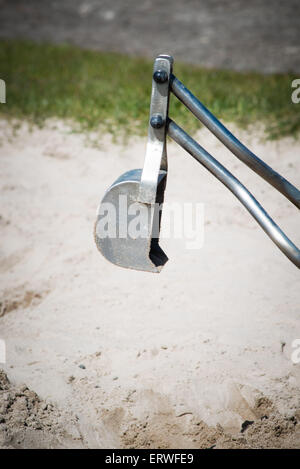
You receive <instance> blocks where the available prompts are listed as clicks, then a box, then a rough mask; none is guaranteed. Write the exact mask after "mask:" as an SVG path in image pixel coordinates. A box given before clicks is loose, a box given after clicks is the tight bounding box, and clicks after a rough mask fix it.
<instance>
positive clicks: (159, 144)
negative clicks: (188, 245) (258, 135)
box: [95, 55, 300, 272]
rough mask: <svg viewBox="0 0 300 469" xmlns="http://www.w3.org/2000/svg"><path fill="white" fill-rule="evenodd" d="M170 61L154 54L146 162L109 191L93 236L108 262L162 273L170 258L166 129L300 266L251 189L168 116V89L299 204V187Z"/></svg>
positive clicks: (299, 259)
mask: <svg viewBox="0 0 300 469" xmlns="http://www.w3.org/2000/svg"><path fill="white" fill-rule="evenodd" d="M172 66H173V59H172V57H170V56H168V55H160V56H158V57H157V58H156V59H155V62H154V69H153V77H152V94H151V104H150V118H149V131H148V143H147V150H146V157H145V161H144V167H143V169H142V170H141V169H135V170H132V171H128V172H127V173H125V174H123V175H122V176H121V177H119V179H117V180H116V181H115V182H114V183H113V184H112V186H110V188H109V189H108V190H107V192H106V193H105V195H104V198H103V199H102V202H101V203H100V205H99V209H98V214H97V220H96V224H95V241H96V244H97V247H98V249H99V251H100V252H101V253H102V254H103V256H104V257H105V258H106V259H107V260H109V261H110V262H112V263H114V264H116V265H119V266H121V267H127V268H130V269H136V270H144V271H149V272H160V270H161V269H162V267H163V265H164V264H165V263H166V262H167V260H168V258H167V256H166V254H165V253H164V252H163V250H162V249H161V248H160V247H159V230H160V220H161V209H162V204H163V200H164V191H165V187H166V180H167V171H168V165H167V151H166V135H167V134H168V135H169V136H170V137H171V138H172V139H173V140H174V141H175V142H177V143H178V144H179V145H180V146H181V147H182V148H184V149H185V150H186V151H187V152H188V153H189V154H190V155H192V156H193V157H194V158H195V159H196V160H197V161H198V162H199V163H201V164H202V165H203V166H204V167H206V169H208V171H210V172H211V173H212V174H213V175H214V176H215V177H216V178H217V179H219V181H221V182H222V183H223V184H224V185H225V186H226V187H227V188H228V189H229V190H230V191H231V192H232V193H233V194H234V195H235V196H236V197H237V199H238V200H239V201H240V202H241V203H242V204H243V205H244V207H245V208H246V209H247V210H248V212H249V213H250V214H251V215H252V216H253V217H254V219H255V220H256V221H257V223H258V224H259V225H260V226H261V228H262V229H263V230H264V231H265V233H266V234H267V235H268V236H269V238H270V239H271V240H272V241H273V242H274V243H275V244H276V245H277V247H278V248H279V249H280V250H281V251H282V252H283V254H285V255H286V257H287V258H288V259H289V260H290V261H291V262H292V263H294V264H295V265H296V266H297V267H298V268H300V250H299V249H298V248H297V246H295V244H293V243H292V241H291V240H290V239H289V238H288V237H287V236H286V235H285V234H284V232H283V231H282V230H281V229H280V228H279V226H278V225H277V224H276V223H275V222H274V221H273V220H272V218H271V217H270V216H269V215H268V213H267V212H266V211H265V210H264V208H263V207H262V206H261V205H260V204H259V202H258V201H257V200H256V199H255V198H254V197H253V195H252V194H251V193H250V192H249V191H248V189H247V188H246V187H245V186H244V185H243V184H242V183H241V182H240V181H239V180H238V179H237V178H236V177H235V176H234V175H233V174H231V173H230V172H229V171H228V170H227V169H226V168H225V167H224V166H223V165H222V164H221V163H219V162H218V161H217V160H216V159H215V158H214V157H213V156H212V155H210V154H209V153H208V152H207V151H206V150H205V149H204V148H203V147H201V146H200V145H199V144H198V143H197V142H196V141H195V140H194V139H193V138H192V137H190V135H188V134H187V133H186V132H185V131H184V130H183V129H181V128H180V127H179V126H178V125H177V124H176V123H175V122H173V121H172V120H171V119H170V118H169V116H168V110H169V94H170V92H172V93H173V94H174V95H175V96H176V97H177V98H178V99H179V100H180V101H181V102H182V103H183V104H184V105H185V106H186V107H187V108H188V109H189V110H190V111H191V112H192V113H193V114H194V115H195V117H197V118H198V119H199V120H200V121H201V122H202V123H203V124H204V125H205V126H206V127H207V128H208V129H209V130H210V131H211V132H212V133H213V134H214V135H215V136H216V137H217V138H218V139H219V140H220V141H221V142H222V143H223V144H224V145H225V146H226V147H227V148H228V149H229V150H230V151H231V152H232V153H233V154H234V155H235V156H236V157H237V158H239V159H240V160H241V161H242V162H243V163H245V164H246V165H247V166H248V167H249V168H250V169H252V170H253V171H254V172H256V173H257V174H258V175H259V176H261V177H262V178H263V179H265V180H266V181H267V182H268V183H269V184H271V185H272V186H273V187H274V188H275V189H277V190H278V191H279V192H281V193H282V194H283V195H284V196H285V197H286V198H287V199H289V200H290V201H291V202H292V203H293V204H294V205H295V206H296V207H298V208H300V191H299V190H298V189H297V188H296V187H294V186H293V185H292V184H291V183H290V182H288V181H287V180H286V179H285V178H284V177H282V176H281V175H280V174H278V173H277V172H276V171H274V170H273V169H272V168H271V167H270V166H268V165H267V164H266V163H265V162H264V161H262V160H261V159H260V158H258V157H257V156H256V155H255V154H254V153H252V152H251V151H250V150H249V149H248V148H247V147H246V146H245V145H243V143H241V142H240V141H239V140H238V139H237V138H236V137H235V136H234V135H233V134H232V133H231V132H230V131H229V130H228V129H227V128H226V127H225V126H224V125H223V124H222V123H221V122H220V121H219V120H218V119H217V118H216V117H215V116H214V115H213V114H212V113H211V112H210V111H209V110H208V109H207V108H206V107H205V106H204V105H203V104H202V103H201V102H200V101H199V100H198V99H197V98H196V97H195V96H194V95H193V94H192V93H191V92H190V91H189V90H188V89H187V88H185V86H184V85H183V84H182V83H181V82H180V81H179V80H178V79H177V78H176V77H175V76H174V75H173V74H172ZM137 213H139V214H140V217H139V227H138V229H135V228H137V227H136V226H135V223H136V214H137ZM132 225H133V226H132Z"/></svg>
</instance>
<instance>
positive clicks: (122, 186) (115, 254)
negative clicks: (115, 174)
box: [94, 169, 168, 272]
mask: <svg viewBox="0 0 300 469" xmlns="http://www.w3.org/2000/svg"><path fill="white" fill-rule="evenodd" d="M141 173H142V170H141V169H134V170H131V171H128V172H126V173H125V174H122V176H120V177H119V178H118V179H117V180H116V181H115V182H114V183H113V184H112V185H111V186H110V187H109V189H108V190H107V191H106V193H105V194H104V197H103V199H102V201H101V203H100V205H99V208H98V213H97V220H96V223H95V229H94V237H95V242H96V245H97V248H98V249H99V251H100V252H101V254H102V255H103V256H104V257H105V258H106V259H107V260H108V261H110V262H112V263H113V264H116V265H118V266H120V267H126V268H128V269H135V270H144V271H147V272H160V270H161V269H162V267H163V265H164V264H165V263H166V262H167V260H168V258H167V256H166V254H165V253H164V252H163V250H162V249H161V248H160V246H159V244H158V237H159V228H160V216H161V213H160V212H159V211H158V210H153V206H151V205H149V204H143V203H140V202H137V198H138V193H139V187H140V180H141ZM165 184H166V172H165V171H160V172H159V175H158V183H157V195H156V201H157V203H158V204H161V203H162V202H163V197H164V190H165ZM155 207H156V208H157V206H155ZM109 208H112V212H110V215H109V217H108V216H107V210H108V209H109ZM132 209H134V211H135V212H136V211H141V212H143V213H144V214H145V216H146V218H145V219H146V223H145V225H144V226H142V227H141V230H140V233H139V236H138V237H135V236H133V235H132V233H130V229H129V227H130V223H131V222H132V220H133V219H134V217H135V213H134V212H133V211H132ZM106 220H107V223H108V224H109V226H108V228H109V232H108V231H107V229H106V228H107V225H105V224H104V222H105V221H106Z"/></svg>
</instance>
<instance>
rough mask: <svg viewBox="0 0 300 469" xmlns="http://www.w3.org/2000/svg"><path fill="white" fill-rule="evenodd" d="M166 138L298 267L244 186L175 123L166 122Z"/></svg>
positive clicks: (299, 257)
mask: <svg viewBox="0 0 300 469" xmlns="http://www.w3.org/2000/svg"><path fill="white" fill-rule="evenodd" d="M168 135H169V136H170V137H171V138H172V139H173V140H174V141H175V142H176V143H178V144H179V145H180V146H181V147H182V148H184V149H185V150H186V151H187V152H188V153H190V155H192V156H193V157H194V158H195V159H196V160H197V161H198V162H199V163H201V164H202V165H203V166H205V168H206V169H208V171H210V172H211V173H212V174H213V175H214V176H215V177H216V178H217V179H219V181H221V182H222V183H223V184H224V185H225V186H226V187H227V188H228V189H229V190H230V191H231V192H232V193H233V194H234V195H235V196H236V197H237V198H238V199H239V201H240V202H241V203H242V204H243V205H244V207H245V208H246V209H247V210H248V212H249V213H250V214H251V215H252V216H253V218H255V220H256V221H257V223H258V224H259V225H260V226H261V227H262V229H263V230H264V231H265V232H266V233H267V235H268V236H269V238H271V240H272V241H273V242H274V243H275V244H276V245H277V246H278V247H279V249H280V250H281V251H282V252H283V253H284V254H285V255H286V256H287V257H288V258H289V259H290V261H292V262H293V263H294V264H295V265H296V266H297V267H298V268H300V250H299V249H298V248H297V246H295V244H294V243H292V241H291V240H290V239H289V238H288V237H287V236H286V235H285V234H284V233H283V231H282V230H281V229H280V228H279V226H277V225H276V223H275V222H274V221H273V220H272V218H271V217H270V216H269V215H268V213H267V212H266V211H265V210H264V209H263V207H262V206H261V205H260V204H259V202H258V201H257V200H256V199H255V198H254V197H253V195H252V194H251V193H250V192H249V191H248V189H246V187H245V186H244V185H243V184H242V183H241V182H240V181H239V180H238V179H237V178H236V177H235V176H233V174H231V173H230V172H229V171H228V170H227V169H226V168H225V167H224V166H223V165H222V164H221V163H219V162H218V161H217V160H216V159H215V158H214V157H213V156H211V155H210V154H209V153H208V152H207V151H206V150H205V149H204V148H203V147H201V145H199V144H198V143H197V142H196V141H195V140H194V139H192V138H191V137H190V136H189V135H188V134H187V133H186V132H185V131H184V130H183V129H181V128H180V127H179V126H178V125H177V124H175V122H173V121H172V120H169V126H168Z"/></svg>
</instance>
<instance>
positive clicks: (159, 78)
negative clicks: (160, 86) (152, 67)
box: [153, 70, 168, 83]
mask: <svg viewBox="0 0 300 469" xmlns="http://www.w3.org/2000/svg"><path fill="white" fill-rule="evenodd" d="M153 79H154V81H155V82H156V83H165V82H166V81H167V79H168V74H167V72H166V71H165V70H156V72H154V74H153Z"/></svg>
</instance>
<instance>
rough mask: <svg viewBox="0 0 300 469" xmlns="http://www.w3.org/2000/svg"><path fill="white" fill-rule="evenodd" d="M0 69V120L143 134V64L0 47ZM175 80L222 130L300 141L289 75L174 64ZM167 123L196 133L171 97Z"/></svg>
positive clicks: (146, 96)
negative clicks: (1, 89)
mask: <svg viewBox="0 0 300 469" xmlns="http://www.w3.org/2000/svg"><path fill="white" fill-rule="evenodd" d="M0 64H1V69H0V78H2V79H4V80H5V81H6V87H7V103H6V104H0V115H2V116H3V115H5V116H7V117H15V118H20V119H24V118H26V119H29V120H30V121H32V122H35V123H37V124H43V122H44V121H45V119H47V118H50V117H58V118H66V119H70V120H72V121H74V123H77V124H79V129H80V130H82V131H85V130H97V129H101V130H102V131H103V130H104V131H109V132H112V133H115V134H117V135H118V134H119V133H122V134H128V133H129V134H133V133H136V134H146V132H147V123H148V117H149V116H148V112H149V102H150V91H151V72H152V62H151V61H149V60H144V59H140V58H132V57H126V56H122V55H118V54H113V53H103V52H96V51H90V50H83V49H80V48H78V47H73V46H69V45H61V46H56V45H49V44H35V43H32V42H24V41H2V42H0ZM174 73H175V75H176V76H178V78H179V79H180V80H181V81H182V82H183V83H184V84H185V86H187V87H188V88H189V89H190V90H191V91H192V92H193V93H194V94H195V95H196V96H197V97H198V98H199V99H200V100H201V101H202V102H203V104H205V106H207V107H208V108H209V109H210V110H211V111H212V112H213V113H214V114H215V115H216V116H217V117H218V118H220V119H222V120H223V121H225V122H234V123H238V124H240V125H242V126H247V125H248V124H253V123H256V122H259V123H263V124H264V125H265V127H266V132H267V137H268V138H278V137H280V136H285V135H296V134H298V133H299V129H300V104H298V105H297V104H292V102H291V92H292V88H291V82H292V80H293V79H294V78H297V77H296V76H294V75H292V74H281V75H279V74H277V75H261V74H258V73H238V72H233V71H226V70H207V69H204V68H200V67H194V66H190V65H184V64H181V63H177V62H176V61H175V68H174ZM170 116H171V117H172V119H174V120H175V121H176V122H177V123H178V124H180V125H182V126H183V127H184V128H185V129H186V130H188V131H189V132H191V133H193V132H194V131H195V130H197V129H198V128H199V127H200V123H199V122H198V121H197V120H196V119H195V118H194V117H193V116H192V115H191V113H190V112H188V111H187V110H186V109H185V108H184V106H183V105H182V104H181V103H180V102H179V101H177V100H176V98H175V97H172V99H171V105H170ZM75 127H77V128H78V125H77V126H75Z"/></svg>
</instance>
